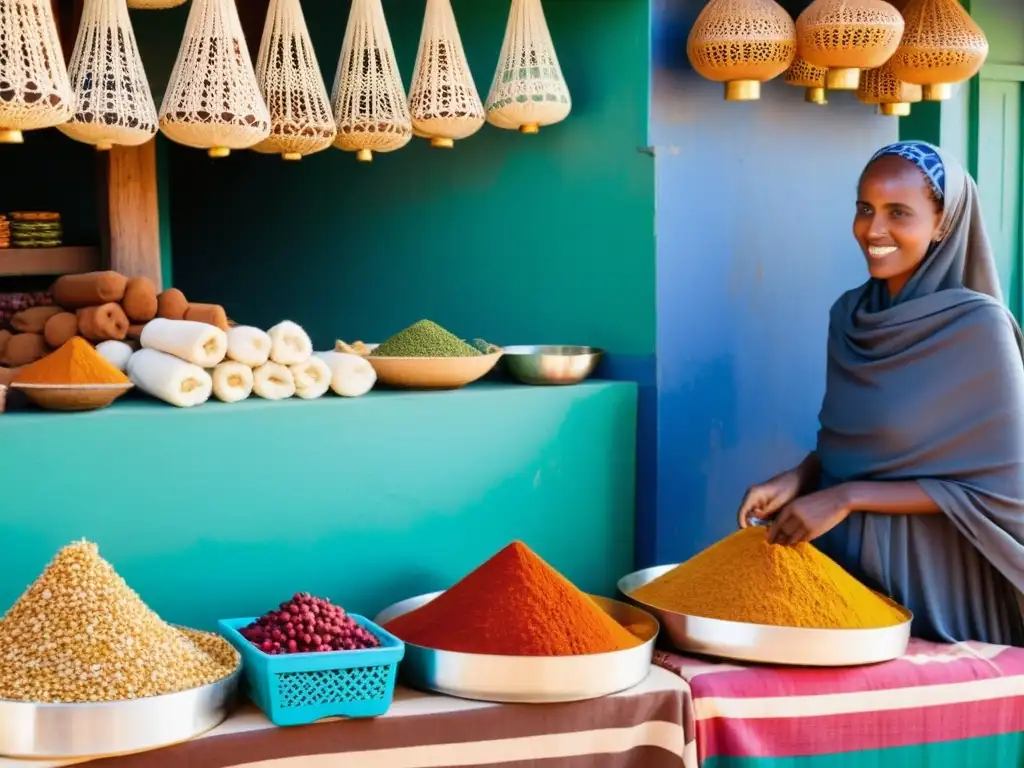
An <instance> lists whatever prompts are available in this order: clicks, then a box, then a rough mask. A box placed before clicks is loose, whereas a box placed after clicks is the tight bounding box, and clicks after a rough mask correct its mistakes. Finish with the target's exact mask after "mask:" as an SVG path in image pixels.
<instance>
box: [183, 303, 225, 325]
mask: <svg viewBox="0 0 1024 768" xmlns="http://www.w3.org/2000/svg"><path fill="white" fill-rule="evenodd" d="M185 319H186V320H191V321H193V322H196V323H206V324H208V325H212V326H214V327H216V328H220V329H221V330H222V331H227V330H228V328H229V326H228V315H227V312H225V311H224V307H222V306H221V305H220V304H189V305H188V309H186V310H185Z"/></svg>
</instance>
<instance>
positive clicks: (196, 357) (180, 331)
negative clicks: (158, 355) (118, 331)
mask: <svg viewBox="0 0 1024 768" xmlns="http://www.w3.org/2000/svg"><path fill="white" fill-rule="evenodd" d="M139 340H140V341H141V342H142V346H143V347H144V348H146V349H155V350H157V351H159V352H166V353H168V354H170V355H174V356H175V357H180V358H181V359H182V360H185V361H187V362H190V363H194V364H195V365H199V366H202V367H203V368H213V367H214V366H216V365H217V363H219V362H221V361H222V360H223V359H224V355H225V353H226V352H227V350H228V336H227V334H226V333H224V331H222V330H221V329H220V328H214V327H213V326H212V325H207V324H206V323H196V322H192V321H190V320H166V319H164V318H160V317H158V318H157V319H156V320H150V321H149V322H148V323H146V327H145V328H144V329H143V330H142V335H141V337H140V338H139Z"/></svg>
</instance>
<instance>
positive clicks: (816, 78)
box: [782, 56, 828, 104]
mask: <svg viewBox="0 0 1024 768" xmlns="http://www.w3.org/2000/svg"><path fill="white" fill-rule="evenodd" d="M827 73H828V70H827V69H825V68H824V67H816V66H814V65H813V64H808V63H807V62H806V61H804V60H803V59H801V58H800V57H799V56H797V57H796V60H795V61H794V62H793V63H792V64H791V65H790V67H789V69H787V70H786V73H785V74H784V75H783V76H782V80H783V82H785V83H786V85H793V86H796V87H797V88H803V89H804V101H806V102H808V103H809V104H828V96H827V91H826V90H825V75H826V74H827Z"/></svg>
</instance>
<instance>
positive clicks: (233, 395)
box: [211, 360, 254, 403]
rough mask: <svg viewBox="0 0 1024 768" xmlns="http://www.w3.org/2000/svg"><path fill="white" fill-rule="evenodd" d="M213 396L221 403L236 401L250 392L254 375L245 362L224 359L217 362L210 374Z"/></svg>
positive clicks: (244, 397)
mask: <svg viewBox="0 0 1024 768" xmlns="http://www.w3.org/2000/svg"><path fill="white" fill-rule="evenodd" d="M211 376H212V377H213V396H214V397H216V398H217V399H218V400H220V401H221V402H222V403H237V402H240V401H242V400H245V399H246V398H247V397H249V395H251V394H252V388H253V383H254V377H253V374H252V368H250V367H249V366H248V365H246V364H245V363H238V362H235V361H234V360H225V361H224V362H222V363H218V364H217V367H216V368H214V369H213V373H212V374H211Z"/></svg>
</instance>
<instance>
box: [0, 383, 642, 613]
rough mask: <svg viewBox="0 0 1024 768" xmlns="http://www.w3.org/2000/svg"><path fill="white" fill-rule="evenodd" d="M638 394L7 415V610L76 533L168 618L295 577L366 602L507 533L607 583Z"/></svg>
mask: <svg viewBox="0 0 1024 768" xmlns="http://www.w3.org/2000/svg"><path fill="white" fill-rule="evenodd" d="M636 396H637V395H636V386H635V385H633V384H630V383H609V382H590V383H586V384H582V385H580V386H577V387H524V386H519V385H504V386H501V385H479V386H476V387H473V388H470V389H466V390H463V391H459V392H442V393H412V394H405V393H395V392H383V391H376V392H374V393H371V394H370V395H368V396H366V397H364V398H359V399H354V400H346V399H342V398H337V397H333V396H328V397H326V398H323V399H321V400H315V401H299V400H294V401H287V402H281V403H268V402H266V401H261V400H258V399H255V400H252V401H246V402H243V403H238V404H235V405H221V404H217V403H210V404H207V405H204V406H203V407H201V408H195V409H190V410H181V409H177V408H172V407H169V406H165V405H162V404H158V403H154V402H152V401H148V400H144V399H142V398H141V397H140V398H138V399H137V400H132V399H126V400H125V401H122V402H120V403H118V404H116V405H114V406H112V407H111V408H110V409H107V410H104V411H97V412H93V413H85V414H53V413H45V412H39V411H31V412H27V411H26V412H21V413H7V414H6V415H4V416H3V429H2V430H0V456H3V457H4V472H5V476H7V477H16V478H31V479H30V480H29V481H26V482H19V483H11V484H9V485H8V486H7V487H6V490H5V496H4V504H3V508H2V510H0V540H2V541H3V542H4V545H5V548H6V554H5V557H4V578H3V579H2V580H0V610H2V609H4V608H6V607H7V606H8V605H10V604H11V603H12V602H13V601H14V600H15V599H17V597H18V595H19V594H20V593H21V591H22V590H23V589H24V588H25V586H26V585H27V584H28V583H29V582H31V581H32V580H33V579H34V578H35V577H36V576H37V575H38V573H39V572H40V571H41V570H42V568H43V566H44V565H45V564H46V562H47V561H48V560H49V558H50V557H52V555H53V554H54V553H55V552H56V551H57V549H58V548H60V547H61V546H63V545H64V544H67V543H68V542H69V541H72V540H74V539H78V538H82V537H86V538H89V539H90V540H93V541H96V542H97V543H98V544H99V545H100V550H101V552H102V553H103V554H104V555H105V556H106V557H107V558H108V559H109V560H110V561H111V562H112V563H113V564H114V565H115V567H116V568H117V569H118V570H119V572H120V573H121V575H123V576H124V577H125V579H127V581H128V582H129V584H131V585H132V586H133V587H134V588H135V589H136V590H137V591H138V592H139V593H140V594H141V595H142V597H143V598H144V599H145V600H147V601H148V602H149V604H150V605H151V606H152V607H153V608H154V609H155V610H156V611H157V612H159V613H160V614H161V615H162V616H164V617H165V618H166V619H168V620H171V621H176V622H182V623H186V624H191V625H194V626H199V627H207V628H211V627H213V625H214V622H215V621H216V619H218V618H226V617H229V616H246V615H253V614H256V613H258V612H262V611H264V610H266V609H267V608H269V607H271V606H273V605H275V604H276V603H278V602H280V601H281V600H282V599H284V598H286V597H288V596H289V595H290V594H291V593H292V592H294V591H295V590H309V591H311V592H315V593H318V594H322V595H326V596H329V597H331V598H332V599H335V600H337V601H339V602H341V603H343V604H345V605H346V606H348V607H349V608H351V609H352V610H355V611H358V612H363V613H369V614H371V615H372V614H374V613H375V612H376V611H378V610H380V609H381V608H383V607H384V606H385V605H386V604H389V603H390V602H392V601H395V600H399V599H402V598H404V597H409V596H412V595H413V594H418V593H422V592H427V591H431V590H435V589H442V588H444V587H445V586H447V585H449V584H450V583H452V582H453V581H455V580H457V579H459V578H461V577H462V576H463V575H465V573H467V572H468V571H469V569H471V568H472V567H474V566H475V565H477V564H479V563H480V562H482V561H483V560H484V559H486V558H487V557H489V556H490V555H491V554H493V553H494V552H496V551H497V550H498V549H500V548H501V547H503V546H505V545H506V544H508V543H509V542H510V541H511V540H513V539H517V538H518V539H521V540H523V541H525V542H526V543H527V544H529V545H530V546H531V547H533V548H534V549H535V550H536V551H537V552H538V553H539V554H540V555H541V556H542V557H544V558H546V559H548V560H549V562H551V563H552V564H553V565H555V567H557V568H559V569H560V570H561V571H562V572H563V573H565V575H566V576H567V577H569V578H570V579H572V580H573V581H575V582H576V583H577V584H578V585H579V586H580V587H581V588H583V589H586V590H589V591H594V592H602V593H605V594H608V595H613V594H614V589H615V580H616V579H617V578H618V577H619V576H621V575H622V574H624V573H626V572H628V571H630V570H632V566H633V493H634V463H635V455H636V454H635V451H636V444H635V434H636ZM41 442H42V444H43V445H45V450H43V449H42V447H41V446H40V443H41ZM36 446H40V447H38V448H37V447H36Z"/></svg>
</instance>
